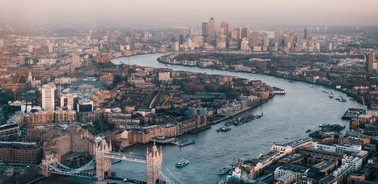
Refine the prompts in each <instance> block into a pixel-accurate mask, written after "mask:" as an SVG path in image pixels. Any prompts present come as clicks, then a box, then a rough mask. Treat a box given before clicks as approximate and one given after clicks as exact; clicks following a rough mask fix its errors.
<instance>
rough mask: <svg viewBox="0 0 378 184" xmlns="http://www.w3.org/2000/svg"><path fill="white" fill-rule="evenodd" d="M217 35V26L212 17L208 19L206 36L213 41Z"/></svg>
mask: <svg viewBox="0 0 378 184" xmlns="http://www.w3.org/2000/svg"><path fill="white" fill-rule="evenodd" d="M216 35H217V24H216V22H215V20H214V18H213V17H211V18H210V20H209V22H208V24H207V36H208V37H210V38H211V39H215V38H216Z"/></svg>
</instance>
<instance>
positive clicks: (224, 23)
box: [219, 21, 228, 37]
mask: <svg viewBox="0 0 378 184" xmlns="http://www.w3.org/2000/svg"><path fill="white" fill-rule="evenodd" d="M221 31H223V34H224V35H226V37H227V36H228V22H227V21H222V22H221V25H220V27H219V35H220V32H221Z"/></svg>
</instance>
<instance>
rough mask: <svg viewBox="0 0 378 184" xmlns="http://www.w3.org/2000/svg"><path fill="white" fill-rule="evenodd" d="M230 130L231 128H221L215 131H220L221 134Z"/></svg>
mask: <svg viewBox="0 0 378 184" xmlns="http://www.w3.org/2000/svg"><path fill="white" fill-rule="evenodd" d="M230 130H231V127H228V126H227V127H222V128H218V129H217V132H219V131H221V132H228V131H230Z"/></svg>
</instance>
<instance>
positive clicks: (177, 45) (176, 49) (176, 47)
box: [173, 42, 180, 52]
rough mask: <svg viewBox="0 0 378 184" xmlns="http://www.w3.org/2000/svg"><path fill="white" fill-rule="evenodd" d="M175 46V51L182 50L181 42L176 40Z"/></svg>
mask: <svg viewBox="0 0 378 184" xmlns="http://www.w3.org/2000/svg"><path fill="white" fill-rule="evenodd" d="M173 48H174V50H175V52H178V51H180V44H179V42H175V43H174V45H173Z"/></svg>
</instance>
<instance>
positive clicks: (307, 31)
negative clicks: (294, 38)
mask: <svg viewBox="0 0 378 184" xmlns="http://www.w3.org/2000/svg"><path fill="white" fill-rule="evenodd" d="M303 38H304V39H306V40H307V39H309V38H310V30H309V29H304V36H303Z"/></svg>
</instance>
